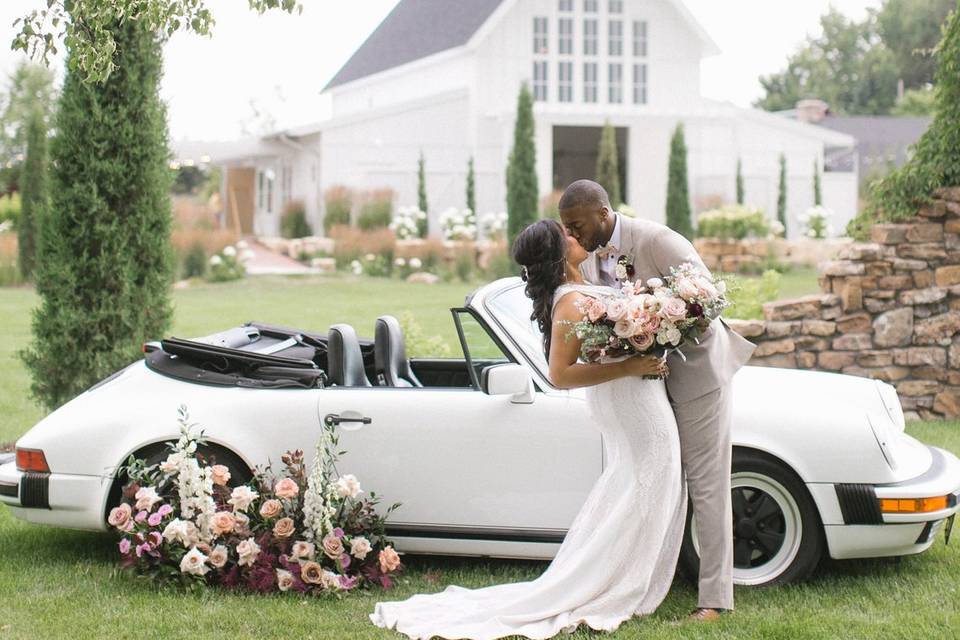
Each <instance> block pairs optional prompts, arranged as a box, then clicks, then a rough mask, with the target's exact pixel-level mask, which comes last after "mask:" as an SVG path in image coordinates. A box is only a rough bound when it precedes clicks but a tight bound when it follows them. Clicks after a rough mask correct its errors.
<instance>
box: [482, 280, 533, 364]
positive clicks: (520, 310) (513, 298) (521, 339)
mask: <svg viewBox="0 0 960 640" xmlns="http://www.w3.org/2000/svg"><path fill="white" fill-rule="evenodd" d="M484 306H485V307H486V308H487V311H489V312H490V314H491V315H492V316H493V318H494V319H495V320H496V321H497V322H498V323H499V324H500V326H501V327H502V328H503V330H504V331H505V332H506V333H507V335H509V336H510V337H511V338H513V340H514V342H516V343H517V346H518V347H520V349H521V350H522V351H523V355H524V357H526V359H527V360H528V361H529V362H530V364H532V365H533V366H534V367H536V368H537V369H538V370H539V371H540V372H541V373H542V374H543V376H544V378H546V376H547V360H546V358H544V356H543V336H542V334H541V333H540V329H539V328H538V327H537V325H536V323H534V321H533V320H531V319H530V314H531V313H533V303H532V302H531V301H530V299H529V298H528V297H527V296H526V295H524V293H523V283H522V282H520V281H519V280H518V281H517V283H516V284H514V285H511V286H508V287H505V288H504V289H502V290H501V291H498V292H496V293H494V294H493V295H491V296H489V297H488V298H486V301H485V302H484Z"/></svg>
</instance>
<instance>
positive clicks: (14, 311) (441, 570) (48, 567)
mask: <svg viewBox="0 0 960 640" xmlns="http://www.w3.org/2000/svg"><path fill="white" fill-rule="evenodd" d="M469 289H470V287H468V286H466V285H437V286H434V287H428V286H414V285H406V284H404V283H399V282H395V281H376V280H354V279H346V278H331V279H325V278H310V279H283V278H266V279H250V280H246V281H244V282H241V283H232V284H227V285H201V286H198V287H196V288H192V289H187V290H182V291H178V292H176V294H175V301H176V318H175V323H174V331H173V333H175V334H179V335H185V336H192V335H201V334H204V333H208V332H212V331H215V330H218V329H222V328H224V327H227V326H231V325H234V324H237V323H239V322H242V321H245V320H249V319H258V320H263V321H269V322H274V323H276V324H288V325H293V326H298V327H302V328H310V329H316V330H319V331H323V330H325V329H326V327H327V326H328V325H329V324H330V323H332V322H337V321H341V322H343V321H345V322H350V323H352V324H354V325H355V326H356V327H357V329H358V331H359V332H360V333H361V334H366V335H370V334H371V333H372V330H373V321H374V318H376V316H377V315H379V314H382V313H387V312H393V313H398V312H400V311H402V310H405V309H407V310H410V311H411V312H413V313H414V314H415V315H416V317H417V319H418V321H419V322H420V323H421V325H422V326H423V327H424V329H425V330H426V331H427V332H429V333H436V334H438V335H441V336H442V337H444V339H446V340H447V341H449V342H451V343H452V342H453V340H454V333H453V328H452V323H451V321H450V318H449V314H447V313H446V312H445V309H446V308H448V307H450V306H458V305H460V304H462V303H463V296H464V295H465V294H466V293H467V292H468V290H469ZM35 301H36V298H35V296H34V295H33V293H32V291H30V290H27V289H0V312H2V317H3V318H4V320H5V321H4V323H3V325H2V326H0V338H2V340H0V366H2V369H0V411H2V412H3V415H4V419H5V422H4V423H3V425H2V426H0V440H2V439H7V440H12V439H14V438H16V437H17V436H18V435H19V434H21V433H23V432H24V431H25V430H26V429H28V428H29V426H30V425H31V424H32V423H33V422H34V421H35V420H36V419H37V418H39V417H40V415H41V413H40V411H39V410H38V409H36V408H35V407H34V406H33V405H32V403H31V402H30V400H29V398H27V397H26V389H27V388H28V379H27V376H26V373H25V372H24V370H23V369H22V367H21V366H20V364H19V361H17V360H16V359H15V357H14V351H15V350H16V349H17V348H18V347H19V346H20V345H22V344H24V343H25V341H26V340H27V338H28V334H29V309H30V307H31V306H32V305H33V304H35ZM910 432H911V433H912V434H913V435H915V436H916V437H918V438H920V439H922V440H924V441H926V442H930V443H934V444H938V445H940V446H943V447H945V448H948V449H950V450H952V451H954V452H960V423H935V424H934V423H931V424H917V425H911V426H910ZM383 491H384V492H386V493H387V494H389V487H384V488H383ZM957 544H958V543H957V542H954V543H953V546H951V547H945V546H944V544H943V540H942V536H941V538H940V539H939V540H938V541H937V542H936V544H935V545H934V547H933V548H932V549H931V550H930V551H928V552H927V553H925V554H923V555H921V556H915V557H908V558H904V559H902V560H899V561H898V560H866V561H845V562H831V561H828V562H826V563H824V565H823V566H822V567H821V569H820V570H819V571H818V573H817V575H816V576H815V577H814V579H813V580H811V581H810V582H808V583H806V584H803V585H795V586H790V587H781V588H773V589H763V590H759V589H748V588H747V589H738V590H737V611H736V613H734V614H733V615H730V616H726V617H725V618H724V619H723V620H722V621H721V622H720V623H718V624H714V625H708V626H697V627H694V626H687V625H677V624H676V620H677V619H679V618H681V617H682V616H683V615H684V614H685V613H686V612H687V611H689V610H690V609H691V608H692V607H693V606H694V605H695V603H696V595H695V591H694V589H693V588H692V587H691V586H690V585H689V584H688V583H687V582H685V581H683V580H680V579H678V580H677V581H676V583H675V585H674V588H673V590H672V591H671V593H670V595H669V596H668V598H667V600H666V601H665V602H664V604H663V605H662V606H661V608H660V609H659V611H658V612H657V613H656V614H655V615H654V616H652V617H649V618H646V619H635V620H631V621H629V622H627V623H625V624H624V625H623V626H622V627H621V629H620V630H619V631H618V632H617V633H616V634H614V635H613V636H611V637H615V638H658V639H660V638H663V639H679V638H711V639H732V638H738V639H740V638H743V639H748V640H749V639H756V640H760V639H763V640H767V639H781V638H782V639H784V640H787V639H791V640H793V639H807V638H809V639H820V638H858V639H859V638H864V639H867V638H870V639H873V638H890V639H891V640H892V639H895V638H896V639H899V638H917V639H923V640H927V639H930V638H937V639H939V638H947V637H956V634H957V629H960V610H958V607H957V602H958V599H960V586H958V585H957V582H958V578H960V553H958V551H957ZM115 549H116V547H115V539H114V538H113V537H112V536H111V535H108V534H97V533H85V532H77V531H66V530H57V529H47V528H43V527H37V526H33V525H27V524H24V523H22V522H20V521H17V520H14V519H13V518H12V517H11V515H10V513H9V511H8V510H7V509H6V508H5V507H0V640H2V639H4V638H31V639H32V638H56V637H70V638H77V639H84V638H164V639H166V638H206V637H216V638H318V639H319V638H322V639H328V638H330V639H332V638H350V639H352V638H397V637H399V636H397V635H396V634H395V633H393V632H386V631H382V630H380V629H377V628H375V627H373V626H372V625H371V624H370V623H369V621H368V619H367V614H368V613H369V612H370V611H372V609H373V604H374V603H375V602H376V601H377V600H378V599H381V598H384V597H386V598H389V599H400V598H405V597H407V596H409V595H411V594H413V593H418V592H432V591H439V590H442V589H443V588H444V587H445V586H446V585H447V584H450V583H455V584H459V585H463V586H471V587H477V586H483V585H489V584H497V583H501V582H506V581H518V580H529V579H532V578H534V577H536V576H537V575H538V574H539V573H540V572H542V571H543V569H544V568H545V566H546V564H545V563H542V562H524V561H507V560H480V559H458V558H438V557H428V558H422V557H415V556H411V557H406V558H405V562H406V564H407V566H408V571H407V573H406V574H405V576H404V577H403V578H402V579H401V582H400V584H399V586H398V588H397V589H396V590H394V591H392V592H389V593H386V594H384V593H376V592H374V593H370V594H364V595H361V594H356V595H355V596H354V597H350V598H345V599H343V600H340V601H336V600H313V599H303V598H299V597H295V596H294V597H280V596H277V597H259V596H247V595H238V594H229V593H221V592H213V591H211V592H208V593H204V594H200V595H189V594H183V593H180V592H177V591H171V590H158V589H157V588H156V587H155V586H154V585H153V584H151V583H149V582H146V581H142V580H138V579H136V578H134V577H132V576H129V575H127V574H118V573H117V572H116V570H115V568H114V567H115V565H114V561H115V560H116V552H115ZM602 561H603V559H602V558H598V562H602ZM564 637H568V636H564ZM569 637H571V638H574V639H579V638H595V637H599V636H598V634H594V633H590V632H587V631H580V632H578V633H576V634H573V635H572V636H569ZM605 637H606V636H605Z"/></svg>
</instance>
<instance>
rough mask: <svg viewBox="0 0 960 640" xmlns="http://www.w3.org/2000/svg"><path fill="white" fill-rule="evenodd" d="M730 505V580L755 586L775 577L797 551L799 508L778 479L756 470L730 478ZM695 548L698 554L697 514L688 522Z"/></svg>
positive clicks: (799, 528) (799, 530)
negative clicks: (731, 511) (731, 555)
mask: <svg viewBox="0 0 960 640" xmlns="http://www.w3.org/2000/svg"><path fill="white" fill-rule="evenodd" d="M731 498H732V506H733V523H732V524H733V567H734V568H733V581H734V582H735V583H736V584H745V585H756V584H764V583H767V582H770V581H771V580H775V579H776V578H777V577H778V576H779V575H780V574H782V573H783V572H784V571H786V570H787V568H788V567H789V566H790V564H791V563H792V562H793V560H794V558H796V556H797V552H798V551H799V550H800V541H801V531H802V526H801V518H800V508H799V507H798V506H797V502H796V500H794V498H793V496H792V495H790V492H789V491H787V489H786V488H785V487H784V486H783V485H781V484H780V483H779V482H777V481H775V480H773V479H771V478H769V477H767V476H764V475H760V474H757V473H750V472H742V473H735V474H733V476H732V478H731ZM690 535H691V537H692V539H693V546H694V549H696V551H697V555H699V554H700V542H699V539H698V536H697V524H696V516H693V517H692V518H691V521H690Z"/></svg>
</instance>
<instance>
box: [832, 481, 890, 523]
mask: <svg viewBox="0 0 960 640" xmlns="http://www.w3.org/2000/svg"><path fill="white" fill-rule="evenodd" d="M835 487H836V490H837V500H838V501H839V502H840V511H841V513H843V522H844V524H883V514H882V513H881V512H880V501H879V500H877V494H876V492H875V491H874V490H873V485H869V484H838V485H835Z"/></svg>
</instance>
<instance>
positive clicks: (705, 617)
mask: <svg viewBox="0 0 960 640" xmlns="http://www.w3.org/2000/svg"><path fill="white" fill-rule="evenodd" d="M719 619H720V612H719V611H717V610H716V609H694V610H693V612H692V613H691V614H690V615H689V616H687V621H688V622H716V621H717V620H719Z"/></svg>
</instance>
